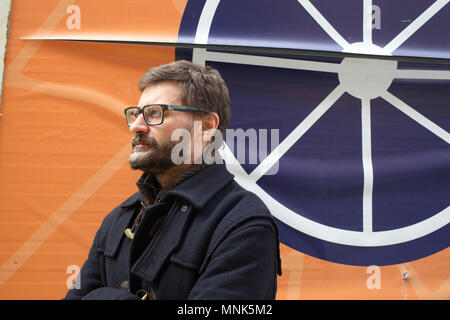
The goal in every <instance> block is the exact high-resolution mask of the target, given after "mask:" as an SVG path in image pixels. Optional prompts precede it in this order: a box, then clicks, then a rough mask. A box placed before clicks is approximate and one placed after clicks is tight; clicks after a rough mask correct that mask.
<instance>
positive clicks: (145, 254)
mask: <svg viewBox="0 0 450 320" xmlns="http://www.w3.org/2000/svg"><path fill="white" fill-rule="evenodd" d="M139 88H140V90H141V91H142V95H141V97H140V100H139V105H138V107H129V108H127V109H125V115H126V120H127V124H128V126H129V128H130V131H131V133H132V134H133V138H132V147H133V150H132V154H131V156H130V158H129V162H130V166H131V168H132V169H134V170H142V171H143V174H142V176H141V178H140V179H139V181H138V182H137V186H138V188H139V191H138V192H137V193H136V194H134V195H132V196H131V197H130V198H128V199H127V200H126V201H125V202H123V203H122V204H121V205H120V206H118V207H117V208H115V209H114V210H113V211H112V212H111V213H110V214H109V215H108V216H106V218H105V219H104V221H103V223H102V226H101V227H100V229H99V230H98V232H97V234H96V236H95V239H94V242H93V245H92V247H91V250H90V252H89V256H88V258H87V260H86V262H85V263H84V265H83V267H82V269H81V271H80V274H79V277H80V278H79V279H78V280H79V281H77V283H78V284H79V285H78V286H74V287H72V288H71V289H70V290H69V291H68V293H67V295H66V299H144V300H145V299H274V298H275V294H276V280H277V279H276V277H277V272H278V273H279V274H281V265H280V259H279V242H278V231H277V227H276V224H275V223H274V221H273V219H272V217H271V215H270V213H269V211H268V209H267V208H266V206H265V205H264V204H263V203H262V201H261V200H260V199H259V198H258V197H256V196H255V195H254V194H252V193H250V192H248V191H246V190H244V189H243V188H241V187H240V186H239V185H238V184H237V183H236V182H235V181H234V180H233V176H232V175H231V174H230V173H229V172H228V171H227V170H226V168H225V165H223V164H217V163H216V164H210V165H208V164H207V163H205V161H202V159H198V155H199V154H200V156H203V152H204V151H205V150H206V149H207V147H208V145H210V144H211V141H213V140H214V139H213V137H214V136H215V133H216V130H220V131H221V132H224V131H225V130H226V128H227V125H228V121H229V115H230V100H229V96H228V89H227V87H226V85H225V82H224V81H223V79H222V78H221V76H220V74H219V73H218V72H217V71H216V70H214V69H211V68H208V67H207V68H205V67H202V66H198V65H195V64H193V63H191V62H187V61H177V62H173V63H170V64H167V65H162V66H159V67H156V68H153V69H150V70H149V71H148V72H147V73H146V74H145V75H144V77H143V78H142V79H141V81H140V83H139ZM196 123H200V124H201V125H195V124H196ZM175 130H187V131H186V132H189V137H190V141H188V142H189V146H190V147H191V148H185V149H183V150H184V151H183V152H186V154H184V155H183V159H184V160H186V161H183V162H182V163H179V164H175V162H174V161H173V157H174V154H173V153H174V152H173V150H174V148H175V146H176V144H177V142H179V141H172V139H171V137H172V133H173V132H175ZM195 147H197V148H198V147H200V148H201V151H202V152H200V153H199V152H195V150H194V149H195ZM175 154H176V152H175Z"/></svg>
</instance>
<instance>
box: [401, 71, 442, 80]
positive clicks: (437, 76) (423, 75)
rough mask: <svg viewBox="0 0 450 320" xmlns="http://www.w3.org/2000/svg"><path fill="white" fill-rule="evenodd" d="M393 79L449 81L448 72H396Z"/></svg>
mask: <svg viewBox="0 0 450 320" xmlns="http://www.w3.org/2000/svg"><path fill="white" fill-rule="evenodd" d="M394 77H395V78H396V79H430V80H450V71H448V70H397V71H396V72H395V75H394Z"/></svg>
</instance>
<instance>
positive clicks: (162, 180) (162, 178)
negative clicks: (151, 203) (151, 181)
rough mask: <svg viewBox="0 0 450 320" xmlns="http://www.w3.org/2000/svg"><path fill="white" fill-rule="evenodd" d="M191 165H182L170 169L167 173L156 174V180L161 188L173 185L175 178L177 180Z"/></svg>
mask: <svg viewBox="0 0 450 320" xmlns="http://www.w3.org/2000/svg"><path fill="white" fill-rule="evenodd" d="M190 166H191V165H188V164H181V165H177V166H174V167H172V168H170V169H169V170H167V171H164V172H162V173H158V174H155V177H156V179H157V180H158V182H159V184H160V185H161V187H163V188H164V187H165V186H167V185H168V184H169V183H171V182H172V181H173V180H174V179H175V178H177V177H178V176H179V175H180V174H181V173H182V172H183V171H185V170H187V169H188V168H189V167H190Z"/></svg>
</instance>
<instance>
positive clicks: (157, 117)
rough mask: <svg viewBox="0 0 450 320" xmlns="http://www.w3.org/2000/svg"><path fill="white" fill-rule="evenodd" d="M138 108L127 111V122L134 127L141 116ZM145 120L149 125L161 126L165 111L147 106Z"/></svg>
mask: <svg viewBox="0 0 450 320" xmlns="http://www.w3.org/2000/svg"><path fill="white" fill-rule="evenodd" d="M139 113H140V112H139V110H138V109H137V108H130V109H128V110H127V122H128V124H129V125H132V124H133V123H134V121H136V119H137V117H138V116H139ZM143 113H144V118H145V120H146V121H147V122H148V124H160V123H161V122H162V117H163V110H162V108H161V106H145V107H144V108H143Z"/></svg>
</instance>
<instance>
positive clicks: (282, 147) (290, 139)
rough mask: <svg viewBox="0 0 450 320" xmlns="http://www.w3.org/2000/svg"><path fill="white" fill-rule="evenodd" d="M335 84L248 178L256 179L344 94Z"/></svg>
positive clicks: (340, 87)
mask: <svg viewBox="0 0 450 320" xmlns="http://www.w3.org/2000/svg"><path fill="white" fill-rule="evenodd" d="M344 92H345V91H344V89H343V88H342V86H340V85H339V86H337V87H336V88H335V89H334V90H333V91H332V92H331V93H330V94H329V95H328V96H327V97H326V98H325V99H324V100H323V101H322V102H321V103H320V104H319V105H318V106H317V107H316V108H315V109H314V110H313V111H312V112H311V113H310V114H309V115H308V116H307V117H306V118H305V119H304V120H303V121H302V122H301V123H300V124H299V125H298V126H297V127H296V128H295V129H294V130H293V131H292V132H291V133H290V134H289V135H288V136H287V137H286V138H285V139H284V140H283V142H281V143H280V144H279V145H278V146H277V147H276V148H275V149H274V150H273V151H272V152H271V153H270V154H269V155H268V156H267V157H266V158H265V159H264V160H263V161H261V163H260V164H259V165H258V167H256V168H255V169H254V170H253V172H252V173H251V174H250V176H249V177H250V180H252V181H255V182H256V181H258V180H259V179H260V178H261V177H262V176H263V175H264V174H265V173H266V172H267V171H269V170H270V168H272V166H273V165H274V164H275V163H276V162H277V161H279V160H280V158H281V157H282V156H283V155H284V154H285V153H286V152H287V151H288V150H289V149H290V148H291V147H292V146H293V145H294V144H295V143H296V142H297V141H298V140H299V139H300V138H301V137H302V136H303V135H304V134H305V133H306V132H307V131H308V130H309V129H310V128H311V127H312V126H313V125H314V124H315V123H316V122H317V120H319V119H320V118H321V117H322V116H323V115H324V114H325V112H327V111H328V109H329V108H330V107H331V106H332V105H333V104H334V103H335V102H336V101H337V100H338V99H339V98H340V97H341V96H342V94H344Z"/></svg>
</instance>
